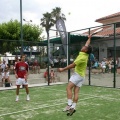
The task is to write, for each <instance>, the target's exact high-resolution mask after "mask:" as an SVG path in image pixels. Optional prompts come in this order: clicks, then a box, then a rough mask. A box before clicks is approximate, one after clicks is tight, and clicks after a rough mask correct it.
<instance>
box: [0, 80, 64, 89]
mask: <svg viewBox="0 0 120 120" xmlns="http://www.w3.org/2000/svg"><path fill="white" fill-rule="evenodd" d="M61 84H66V82H56V83H50V85H61ZM40 86H48V83H41V84H29V88H31V87H40ZM12 89H16V86H11V87H0V90H12Z"/></svg>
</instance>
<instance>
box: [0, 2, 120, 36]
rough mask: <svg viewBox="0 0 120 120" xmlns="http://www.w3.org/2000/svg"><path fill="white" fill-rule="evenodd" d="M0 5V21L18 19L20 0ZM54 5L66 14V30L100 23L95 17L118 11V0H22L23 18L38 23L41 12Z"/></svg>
mask: <svg viewBox="0 0 120 120" xmlns="http://www.w3.org/2000/svg"><path fill="white" fill-rule="evenodd" d="M0 5H1V6H0V23H2V22H7V21H9V20H10V19H13V20H14V19H17V20H20V0H0ZM55 7H60V8H61V9H62V13H64V14H65V15H66V18H67V21H66V22H65V24H66V29H67V31H73V30H79V29H83V28H88V27H93V26H97V25H100V24H99V23H96V22H95V20H96V19H98V18H101V17H104V16H107V15H110V14H113V13H116V12H120V0H63V1H61V0H22V9H23V11H22V13H23V18H24V19H26V20H27V21H29V20H32V21H33V22H32V23H31V24H37V25H39V24H40V19H41V18H42V17H43V16H42V14H43V13H46V12H51V11H52V9H53V8H55ZM69 13H70V14H69ZM23 24H24V21H23ZM44 34H45V33H44ZM50 35H53V33H51V34H50Z"/></svg>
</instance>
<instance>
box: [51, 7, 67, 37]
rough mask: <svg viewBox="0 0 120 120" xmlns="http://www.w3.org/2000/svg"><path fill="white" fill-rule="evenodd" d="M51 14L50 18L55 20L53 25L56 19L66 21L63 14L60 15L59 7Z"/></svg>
mask: <svg viewBox="0 0 120 120" xmlns="http://www.w3.org/2000/svg"><path fill="white" fill-rule="evenodd" d="M51 14H52V17H53V18H54V19H55V24H56V21H57V20H58V19H62V20H66V17H65V15H64V14H63V13H61V8H60V7H56V8H55V9H53V10H52V12H51ZM56 36H58V32H57V31H56Z"/></svg>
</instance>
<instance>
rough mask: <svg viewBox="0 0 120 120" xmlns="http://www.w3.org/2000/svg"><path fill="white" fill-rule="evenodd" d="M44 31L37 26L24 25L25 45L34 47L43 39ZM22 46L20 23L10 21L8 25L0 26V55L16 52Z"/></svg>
mask: <svg viewBox="0 0 120 120" xmlns="http://www.w3.org/2000/svg"><path fill="white" fill-rule="evenodd" d="M42 32H43V29H42V28H40V27H39V26H37V25H26V24H24V25H23V40H24V45H26V46H28V45H33V43H35V42H39V41H40V40H41V38H42V37H40V35H41V34H42ZM20 46H21V41H20V22H18V21H17V20H14V21H13V20H10V21H9V22H7V23H2V24H0V53H1V54H3V53H5V52H11V53H12V52H14V51H15V50H17V49H19V47H20Z"/></svg>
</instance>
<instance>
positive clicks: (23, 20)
mask: <svg viewBox="0 0 120 120" xmlns="http://www.w3.org/2000/svg"><path fill="white" fill-rule="evenodd" d="M23 21H25V22H27V23H28V25H29V23H30V22H32V20H29V21H27V20H26V19H23ZM31 56H32V49H31V47H30V57H31Z"/></svg>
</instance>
